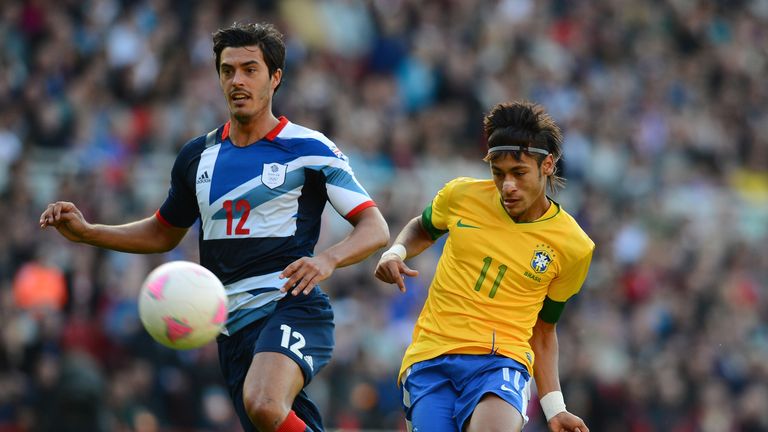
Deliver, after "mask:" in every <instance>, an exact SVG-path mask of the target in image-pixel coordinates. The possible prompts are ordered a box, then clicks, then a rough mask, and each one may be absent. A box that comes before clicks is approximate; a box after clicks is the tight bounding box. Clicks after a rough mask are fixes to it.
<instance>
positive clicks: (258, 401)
mask: <svg viewBox="0 0 768 432" xmlns="http://www.w3.org/2000/svg"><path fill="white" fill-rule="evenodd" d="M243 403H244V404H245V410H246V412H247V413H248V417H249V418H250V419H251V422H253V424H255V425H256V426H259V427H260V428H269V427H276V426H277V425H279V424H280V422H282V420H283V419H284V418H285V416H287V415H288V412H289V411H290V410H291V407H290V406H288V405H286V404H284V403H282V402H278V401H276V400H274V399H272V398H269V397H248V396H247V395H243ZM268 430H272V429H268Z"/></svg>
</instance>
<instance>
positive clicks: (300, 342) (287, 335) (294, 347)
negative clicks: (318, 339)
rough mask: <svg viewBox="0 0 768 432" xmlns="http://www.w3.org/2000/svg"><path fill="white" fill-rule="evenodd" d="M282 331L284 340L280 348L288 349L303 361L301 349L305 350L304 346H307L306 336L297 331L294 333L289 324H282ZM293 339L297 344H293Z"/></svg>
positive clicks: (281, 341)
mask: <svg viewBox="0 0 768 432" xmlns="http://www.w3.org/2000/svg"><path fill="white" fill-rule="evenodd" d="M280 330H282V331H283V338H282V339H281V340H280V346H282V347H283V348H288V349H289V350H291V352H292V353H294V354H296V355H297V356H299V358H301V359H303V358H304V354H302V353H301V349H302V348H304V345H306V341H305V340H304V335H302V334H301V333H299V332H297V331H292V329H291V326H289V325H287V324H282V325H281V326H280ZM292 338H293V339H296V342H294V343H292V344H291V339H292Z"/></svg>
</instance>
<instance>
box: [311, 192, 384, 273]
mask: <svg viewBox="0 0 768 432" xmlns="http://www.w3.org/2000/svg"><path fill="white" fill-rule="evenodd" d="M347 220H348V221H349V222H350V223H351V224H352V225H353V226H354V228H353V229H352V232H351V233H349V235H348V236H347V237H346V238H344V239H343V240H342V241H340V242H339V243H336V244H335V245H333V246H331V247H329V248H328V249H326V250H324V251H323V252H322V253H321V254H323V255H326V256H328V257H329V258H330V259H331V260H332V261H333V262H334V263H335V266H336V267H345V266H348V265H351V264H355V263H357V262H360V261H362V260H364V259H365V258H367V257H368V256H370V255H371V254H372V253H374V252H376V251H377V250H378V249H380V248H382V247H384V246H386V245H387V243H388V242H389V227H388V226H387V222H386V221H385V220H384V216H382V215H381V212H380V211H379V209H378V208H377V207H368V208H367V209H365V210H363V211H361V212H360V213H357V214H355V215H354V216H351V217H350V218H348V219H347Z"/></svg>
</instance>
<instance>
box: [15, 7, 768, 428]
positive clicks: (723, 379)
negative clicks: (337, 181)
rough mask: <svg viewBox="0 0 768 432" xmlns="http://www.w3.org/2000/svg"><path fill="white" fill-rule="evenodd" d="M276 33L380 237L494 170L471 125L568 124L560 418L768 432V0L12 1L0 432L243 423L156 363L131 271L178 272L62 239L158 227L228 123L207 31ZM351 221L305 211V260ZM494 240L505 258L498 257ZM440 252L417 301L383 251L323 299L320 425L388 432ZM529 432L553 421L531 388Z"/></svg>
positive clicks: (293, 113)
mask: <svg viewBox="0 0 768 432" xmlns="http://www.w3.org/2000/svg"><path fill="white" fill-rule="evenodd" d="M234 21H270V22H274V23H275V24H276V25H277V26H278V27H279V28H280V29H281V30H282V31H283V32H284V33H285V34H286V43H287V55H288V56H287V65H286V70H285V75H284V84H283V85H282V86H281V88H280V90H279V91H278V93H277V95H276V100H275V106H274V110H275V112H276V113H277V114H278V115H285V116H287V117H288V118H289V119H290V120H292V121H293V122H296V123H299V124H302V125H305V126H308V127H311V128H316V129H319V130H321V131H323V132H325V134H326V135H327V136H329V137H330V138H331V139H332V140H334V141H335V142H336V143H337V144H338V145H339V147H340V148H341V150H342V151H344V152H345V153H346V154H347V156H349V158H350V160H351V164H352V167H353V169H354V170H355V172H356V175H357V177H358V179H359V180H360V181H361V183H363V184H364V185H365V186H366V187H367V189H368V190H369V192H370V193H371V194H372V196H373V198H374V199H375V200H376V201H377V203H378V204H379V207H380V208H381V210H382V212H383V213H384V214H385V217H386V218H387V220H388V222H389V224H390V229H391V230H392V233H393V235H394V234H396V233H397V232H399V229H400V228H401V227H402V226H403V225H404V224H405V222H406V221H407V220H408V219H410V218H411V217H413V216H416V215H417V214H419V213H420V212H421V210H422V208H423V207H424V206H425V205H426V204H427V203H428V202H429V200H430V199H431V197H432V196H433V194H434V193H435V192H436V191H437V190H438V189H439V188H440V187H441V186H442V185H443V184H444V182H445V181H447V180H449V179H450V178H453V177H455V176H458V175H469V176H480V177H486V176H488V173H487V167H486V166H485V165H484V164H483V163H482V162H481V158H482V156H483V153H484V151H483V146H484V142H483V137H482V134H481V128H480V126H481V121H482V116H483V113H484V112H485V111H486V110H488V109H489V108H490V107H491V106H492V105H493V104H495V103H497V102H501V101H507V100H513V99H529V100H533V101H536V102H538V103H540V104H542V105H544V106H545V107H546V108H547V109H548V110H549V111H550V112H551V113H552V114H553V116H554V117H555V118H556V120H557V121H558V122H559V123H560V124H561V125H562V127H563V129H564V132H565V143H564V146H563V148H564V153H565V157H564V160H563V161H562V163H561V165H560V169H561V172H562V174H563V175H564V176H565V177H566V178H567V180H568V183H567V186H566V188H565V189H564V190H563V191H562V192H560V193H559V194H558V195H557V196H555V197H554V199H555V200H557V201H559V202H560V203H561V204H562V205H563V206H564V207H565V208H566V209H567V210H568V211H569V212H570V213H571V214H573V215H574V216H575V217H576V218H577V219H578V221H579V222H580V223H581V224H582V226H583V227H584V228H585V230H586V231H587V232H588V234H589V235H590V236H591V237H592V239H594V241H595V243H596V245H597V249H596V252H595V256H594V260H593V264H592V268H591V271H590V274H589V277H588V279H587V281H586V283H585V285H584V287H583V289H582V292H581V293H580V294H579V295H578V296H577V297H575V298H574V299H573V300H571V302H569V304H568V306H567V307H566V310H565V312H564V314H563V319H562V320H561V322H560V324H559V326H558V332H559V340H560V376H561V380H562V382H563V391H564V394H565V399H566V401H567V404H568V408H569V409H570V410H571V411H572V412H574V413H576V414H578V415H580V416H582V417H583V418H584V419H585V420H586V421H587V424H588V425H589V426H590V428H591V430H592V431H596V432H600V431H609V432H610V431H630V432H651V431H671V432H699V431H700V432H737V431H739V432H740V431H744V432H747V431H750V432H755V431H768V409H766V407H768V248H767V247H766V246H765V244H766V242H767V241H768V79H766V77H768V0H751V1H750V0H728V1H726V0H717V1H716V0H711V1H707V0H642V1H637V0H599V1H585V0H576V1H571V0H540V1H535V0H493V1H491V0H429V1H422V0H320V1H313V0H285V1H277V0H253V1H234V0H229V1H204V0H197V1H186V0H130V1H129V0H122V1H121V0H86V1H80V0H56V1H52V0H3V1H2V3H1V4H0V195H1V196H2V199H1V200H0V226H2V227H3V228H2V232H3V234H2V235H0V431H2V432H21V431H65V432H67V431H94V432H101V431H118V432H129V431H136V432H152V431H158V430H162V431H175V432H181V431H221V432H228V431H236V430H240V429H239V428H240V426H239V424H238V423H237V421H236V418H235V417H234V415H233V411H232V408H231V406H230V402H229V399H228V396H227V394H226V390H225V389H224V386H223V381H222V379H221V377H220V374H219V369H218V363H217V354H216V347H215V344H211V345H209V346H206V347H205V348H203V349H199V350H194V351H172V350H168V349H165V348H163V347H161V346H160V345H158V344H156V343H154V342H153V341H152V340H151V339H149V337H148V336H147V335H146V333H145V332H144V331H143V330H142V328H141V325H140V322H139V321H138V318H137V307H136V298H137V294H138V289H139V286H140V284H141V281H142V279H143V277H144V276H145V275H146V274H147V273H148V271H149V270H151V269H152V268H153V267H154V266H156V265H158V264H160V263H162V262H165V261H168V260H171V259H189V260H196V259H197V251H196V248H197V234H196V232H194V231H195V230H194V229H193V230H192V231H191V232H190V235H188V236H187V238H186V239H185V240H184V242H183V243H182V245H180V246H179V247H178V248H177V249H176V250H174V251H173V252H170V253H168V254H163V255H148V256H138V255H129V254H122V253H116V252H108V251H104V250H99V249H95V248H91V247H87V246H83V245H77V244H71V243H68V242H67V241H66V240H64V239H63V238H61V237H60V236H59V235H57V234H56V233H55V232H53V231H52V230H50V229H49V230H46V231H41V230H40V229H39V227H38V218H39V215H40V213H41V212H42V211H43V209H44V207H45V205H46V204H47V203H48V202H49V201H50V200H69V201H73V202H75V203H76V204H77V205H78V206H79V207H80V208H81V209H82V210H83V213H84V214H85V216H86V218H87V219H89V220H90V221H96V222H101V223H122V222H126V221H130V220H135V219H138V218H143V217H147V216H149V215H151V214H152V213H153V212H154V211H155V210H156V208H157V207H158V206H159V205H160V204H161V203H162V201H163V199H164V197H165V194H166V193H167V188H168V181H169V171H170V166H171V164H172V162H173V158H174V156H175V153H176V151H178V149H179V148H180V147H181V146H182V145H183V144H184V143H185V142H186V141H187V140H189V139H191V138H193V137H195V136H197V135H200V134H202V133H205V132H207V131H209V130H211V129H213V128H214V127H216V126H218V125H219V124H221V123H223V122H224V121H225V120H226V117H227V112H226V107H225V104H224V103H223V96H222V95H221V92H220V89H219V87H218V81H217V77H216V72H215V69H214V60H213V55H212V45H211V33H212V32H213V31H215V30H216V29H217V28H219V27H222V26H228V25H229V24H231V23H232V22H234ZM348 229H349V227H348V225H347V224H346V223H345V222H344V221H343V220H342V219H341V218H340V217H338V216H337V215H335V214H333V213H332V212H327V214H326V215H324V231H323V234H322V236H321V241H320V244H319V245H318V248H322V247H325V246H327V245H329V244H331V243H332V242H334V241H336V240H338V239H339V238H341V236H343V235H345V233H346V232H347V230H348ZM510 247H514V246H513V245H510ZM438 256H439V245H436V247H433V248H432V249H431V250H429V251H427V252H425V253H424V254H422V255H421V256H419V257H418V258H416V259H414V260H413V261H414V262H413V265H412V267H415V268H417V269H419V270H421V276H420V277H418V278H415V279H410V280H408V288H409V289H408V292H407V293H406V294H400V293H399V292H398V291H397V289H395V288H394V287H392V286H387V285H384V284H382V283H379V282H377V281H375V280H374V278H373V277H372V270H373V266H374V264H375V257H374V258H371V259H369V260H367V261H365V262H363V263H362V264H359V265H356V266H353V267H349V268H344V269H340V270H338V271H337V272H335V273H334V275H333V277H332V278H331V279H330V280H329V281H326V282H324V283H323V284H322V285H323V288H324V289H325V290H326V291H327V292H328V293H329V294H330V295H331V298H332V300H333V304H334V308H335V313H336V324H337V329H336V338H337V347H336V350H335V353H334V359H333V361H332V362H331V363H330V364H329V366H327V367H326V369H325V370H324V371H323V372H321V373H320V375H319V376H318V377H317V378H316V379H315V381H314V382H313V383H312V385H311V386H310V388H309V390H310V393H311V394H312V395H313V397H314V398H315V400H316V402H317V403H318V404H319V406H320V407H321V410H322V412H323V413H324V416H325V422H326V426H328V427H329V428H332V429H339V430H350V431H352V430H363V429H380V430H385V429H386V430H403V428H404V425H403V420H402V414H401V410H400V402H399V398H400V396H399V391H398V389H397V387H396V384H395V376H396V373H397V369H398V366H399V362H400V357H401V355H402V353H403V351H404V348H405V346H406V345H407V344H408V342H409V339H410V332H411V330H412V326H413V323H414V320H415V317H416V316H417V314H418V311H419V310H420V307H421V304H422V302H423V299H424V297H425V296H426V291H427V287H428V284H429V281H430V274H431V272H432V270H433V269H434V265H435V263H436V260H437V258H438ZM529 416H530V422H529V424H528V426H527V427H526V431H528V432H541V431H545V430H546V425H545V424H544V419H543V416H542V415H541V413H540V409H539V406H538V403H537V398H536V397H535V395H534V397H533V399H532V401H531V404H530V407H529Z"/></svg>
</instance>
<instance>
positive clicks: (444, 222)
mask: <svg viewBox="0 0 768 432" xmlns="http://www.w3.org/2000/svg"><path fill="white" fill-rule="evenodd" d="M460 180H461V179H454V180H451V181H450V182H448V183H446V185H445V186H443V188H442V189H440V190H439V191H438V192H437V195H435V197H434V198H433V199H432V202H431V203H429V205H428V206H427V207H426V208H425V209H424V211H423V212H422V213H421V225H422V226H423V227H424V229H425V230H427V232H428V233H429V235H430V236H432V240H437V239H438V238H439V237H440V236H442V235H443V234H445V233H447V232H448V217H449V216H450V207H451V199H452V197H453V191H454V188H455V187H456V184H457V183H458V182H459V181H460Z"/></svg>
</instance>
